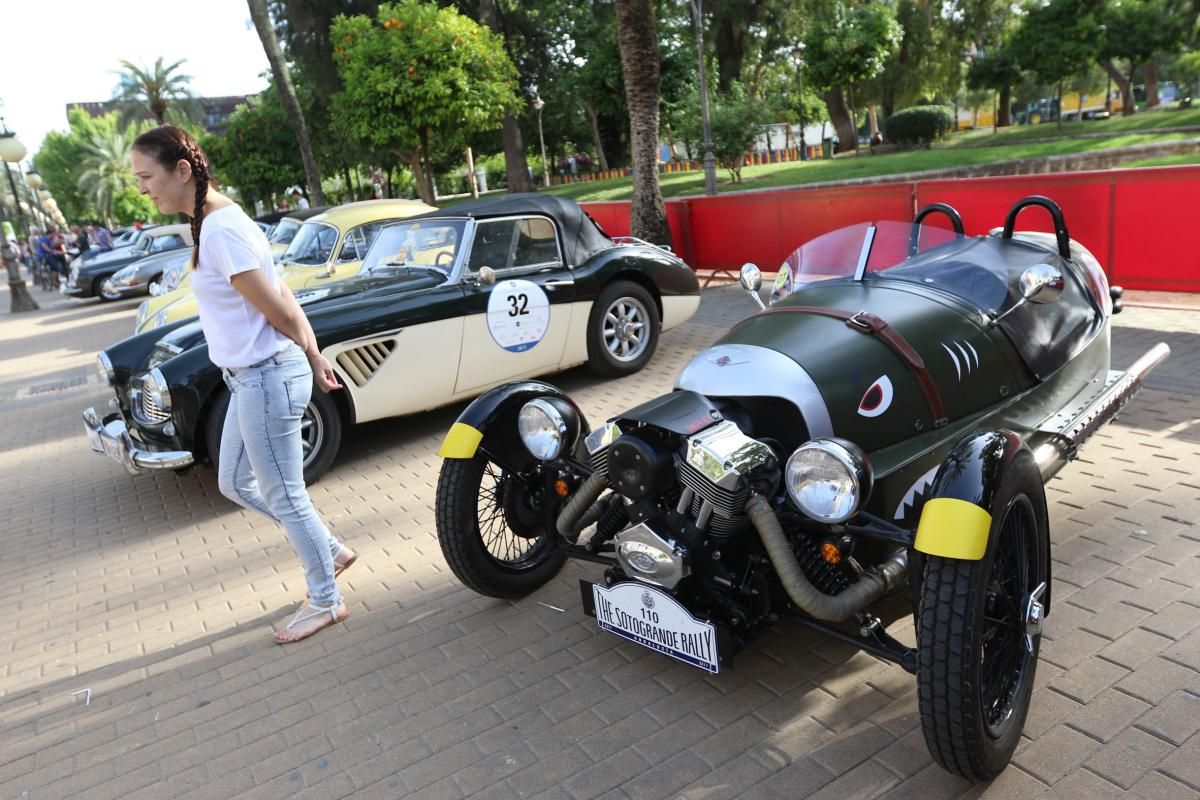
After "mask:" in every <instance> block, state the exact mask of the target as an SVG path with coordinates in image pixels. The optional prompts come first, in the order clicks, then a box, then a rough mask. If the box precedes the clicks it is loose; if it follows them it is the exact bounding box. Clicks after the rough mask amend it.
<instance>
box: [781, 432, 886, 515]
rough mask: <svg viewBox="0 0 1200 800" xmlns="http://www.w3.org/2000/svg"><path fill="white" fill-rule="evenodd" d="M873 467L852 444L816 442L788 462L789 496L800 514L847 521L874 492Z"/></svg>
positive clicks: (801, 446)
mask: <svg viewBox="0 0 1200 800" xmlns="http://www.w3.org/2000/svg"><path fill="white" fill-rule="evenodd" d="M871 480H872V477H871V464H870V462H868V461H867V456H866V454H865V453H864V452H863V451H862V450H861V449H859V448H858V447H857V446H855V445H853V444H851V443H850V442H845V441H840V440H833V439H814V440H813V441H811V442H807V443H805V444H802V445H800V447H799V448H797V449H796V452H794V453H792V457H791V458H789V459H788V462H787V469H786V471H785V482H786V484H787V490H788V495H789V496H790V497H791V498H792V502H794V503H795V504H796V506H797V508H799V509H800V510H801V511H803V512H804V513H805V514H807V515H808V516H810V517H812V518H813V519H815V520H818V521H820V522H828V523H831V524H836V523H840V522H845V521H846V520H848V519H850V518H851V517H853V516H854V515H855V514H857V513H858V510H859V509H860V508H861V507H862V504H863V503H864V502H865V500H866V498H867V496H868V495H869V494H870V493H871Z"/></svg>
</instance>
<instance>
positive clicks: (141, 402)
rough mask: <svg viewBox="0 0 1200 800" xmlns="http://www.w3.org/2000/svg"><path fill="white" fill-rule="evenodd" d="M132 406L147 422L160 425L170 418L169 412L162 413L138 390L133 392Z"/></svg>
mask: <svg viewBox="0 0 1200 800" xmlns="http://www.w3.org/2000/svg"><path fill="white" fill-rule="evenodd" d="M132 399H133V405H136V406H137V407H138V409H139V410H140V411H141V412H142V419H144V420H146V421H147V422H153V423H160V422H166V421H167V420H169V419H170V418H171V412H169V411H164V410H163V409H162V408H160V407H159V405H158V403H155V402H154V400H152V399H151V397H150V395H149V394H148V393H146V392H143V391H141V390H140V389H134V390H133V398H132Z"/></svg>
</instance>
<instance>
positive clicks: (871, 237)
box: [854, 225, 876, 281]
mask: <svg viewBox="0 0 1200 800" xmlns="http://www.w3.org/2000/svg"><path fill="white" fill-rule="evenodd" d="M875 230H876V228H875V226H874V225H872V226H871V227H869V228H867V234H866V235H865V236H864V237H863V244H862V251H861V252H860V253H859V254H858V266H856V267H855V268H854V280H856V281H861V280H862V279H863V276H864V275H866V274H867V260H868V259H870V257H871V245H873V244H874V243H875Z"/></svg>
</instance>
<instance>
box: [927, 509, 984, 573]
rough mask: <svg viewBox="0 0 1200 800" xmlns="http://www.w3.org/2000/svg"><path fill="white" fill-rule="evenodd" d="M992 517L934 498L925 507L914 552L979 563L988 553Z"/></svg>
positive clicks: (982, 510) (981, 511) (977, 510)
mask: <svg viewBox="0 0 1200 800" xmlns="http://www.w3.org/2000/svg"><path fill="white" fill-rule="evenodd" d="M991 529H992V515H991V514H989V513H988V512H987V511H985V510H984V509H982V508H980V507H979V506H977V505H975V504H974V503H969V502H967V501H966V500H959V499H957V498H954V497H935V498H933V499H932V500H930V501H928V502H926V503H925V507H924V508H923V509H922V510H921V521H920V522H919V523H918V524H917V538H916V540H915V541H914V542H913V548H914V549H915V550H918V551H920V552H922V553H925V554H927V555H931V556H941V557H942V558H957V559H961V560H963V561H978V560H979V559H981V558H983V554H984V553H986V552H987V545H988V534H989V532H990V531H991Z"/></svg>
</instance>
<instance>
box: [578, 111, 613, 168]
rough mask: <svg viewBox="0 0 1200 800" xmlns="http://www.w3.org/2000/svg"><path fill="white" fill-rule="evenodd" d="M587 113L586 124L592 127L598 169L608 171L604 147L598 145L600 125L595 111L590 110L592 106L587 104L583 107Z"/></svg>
mask: <svg viewBox="0 0 1200 800" xmlns="http://www.w3.org/2000/svg"><path fill="white" fill-rule="evenodd" d="M584 110H585V111H587V117H588V124H590V125H591V126H592V145H593V146H595V148H596V158H597V160H598V161H599V164H600V169H602V170H605V171H607V170H608V159H607V158H606V157H605V156H604V145H603V144H601V143H600V123H599V122H598V121H597V120H596V109H594V108H592V104H591V103H588V104H587V105H585V106H584Z"/></svg>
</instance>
